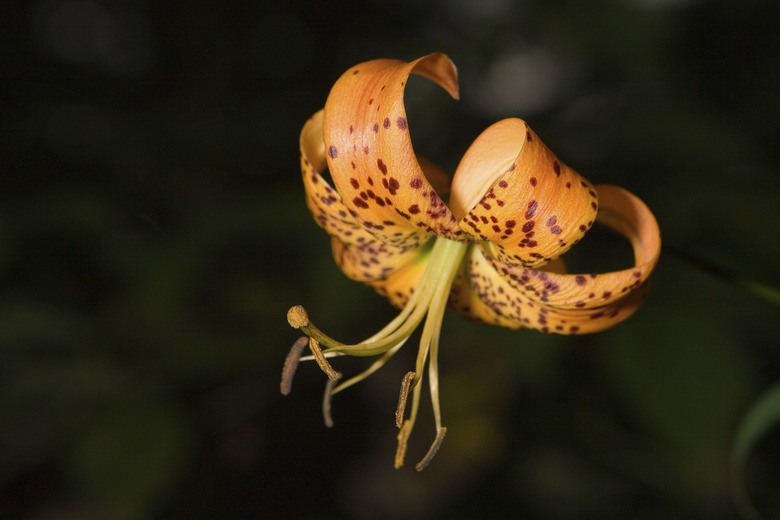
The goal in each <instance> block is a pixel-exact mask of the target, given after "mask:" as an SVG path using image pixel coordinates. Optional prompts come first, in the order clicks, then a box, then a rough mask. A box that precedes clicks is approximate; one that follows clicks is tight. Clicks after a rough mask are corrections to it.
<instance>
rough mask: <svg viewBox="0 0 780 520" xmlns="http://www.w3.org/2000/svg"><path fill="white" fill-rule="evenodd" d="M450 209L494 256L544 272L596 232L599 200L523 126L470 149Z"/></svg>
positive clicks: (499, 128)
mask: <svg viewBox="0 0 780 520" xmlns="http://www.w3.org/2000/svg"><path fill="white" fill-rule="evenodd" d="M450 207H451V208H452V211H453V213H454V215H455V217H456V218H457V219H458V220H459V225H460V227H461V229H463V230H464V231H466V232H467V233H468V234H469V235H470V236H471V237H473V238H475V239H477V240H482V241H485V242H489V244H483V247H485V248H486V249H487V250H488V252H489V253H490V255H491V256H493V257H494V258H497V259H499V260H500V261H502V262H504V263H506V264H509V265H516V266H522V267H528V268H533V267H540V266H543V265H545V264H547V263H549V262H550V261H551V260H553V259H555V258H557V257H558V256H560V255H562V254H563V253H564V252H566V251H567V250H568V249H569V248H570V247H571V246H572V245H574V244H575V243H577V242H578V241H579V240H580V239H581V238H582V236H583V235H584V234H585V232H586V231H587V230H588V229H589V228H590V227H591V226H592V225H593V221H594V220H595V218H596V211H597V209H598V195H597V194H596V191H595V190H594V189H593V186H592V185H591V184H590V183H589V182H588V181H587V180H585V179H584V178H583V177H582V176H580V175H579V174H578V173H577V172H575V171H574V170H572V169H571V168H569V167H568V166H566V165H565V164H564V163H563V162H561V161H560V160H559V159H558V158H557V157H556V156H555V154H553V153H552V152H551V151H550V150H549V149H548V148H547V147H546V146H545V145H544V143H542V141H541V139H539V137H538V136H537V135H536V134H535V133H534V132H533V131H532V130H531V129H530V128H529V127H528V125H527V124H526V123H525V122H524V121H523V120H521V119H505V120H503V121H499V122H498V123H496V124H494V125H492V126H490V127H489V128H488V129H487V130H485V131H484V132H483V133H482V134H481V135H480V136H479V137H478V138H477V139H476V140H475V141H474V143H473V144H472V145H471V147H469V149H468V150H467V151H466V154H465V155H464V157H463V159H462V160H461V163H460V165H459V166H458V169H457V171H456V172H455V176H454V178H453V181H452V193H451V195H450Z"/></svg>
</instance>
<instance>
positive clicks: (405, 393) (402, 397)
mask: <svg viewBox="0 0 780 520" xmlns="http://www.w3.org/2000/svg"><path fill="white" fill-rule="evenodd" d="M414 377H415V373H414V372H411V371H410V372H407V373H406V375H405V376H404V378H403V380H402V381H401V393H400V394H399V396H398V407H397V408H396V410H395V425H396V427H397V428H400V427H402V426H403V425H404V412H406V401H407V399H408V398H409V391H410V390H411V389H412V382H413V381H414Z"/></svg>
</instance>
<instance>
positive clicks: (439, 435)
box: [414, 426, 447, 471]
mask: <svg viewBox="0 0 780 520" xmlns="http://www.w3.org/2000/svg"><path fill="white" fill-rule="evenodd" d="M445 435H447V428H446V427H445V426H442V427H441V428H439V429H438V430H437V431H436V439H435V440H434V441H433V444H431V447H430V449H429V450H428V453H426V454H425V457H424V458H423V460H421V461H420V462H418V463H417V465H416V466H415V467H414V469H416V470H417V471H422V470H424V469H425V468H426V467H428V464H430V463H431V461H432V460H433V457H435V456H436V453H437V452H438V451H439V448H441V443H442V442H444V436H445Z"/></svg>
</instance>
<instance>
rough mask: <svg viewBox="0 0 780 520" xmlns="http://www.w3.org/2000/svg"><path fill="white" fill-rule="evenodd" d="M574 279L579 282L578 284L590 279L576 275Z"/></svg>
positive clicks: (583, 283)
mask: <svg viewBox="0 0 780 520" xmlns="http://www.w3.org/2000/svg"><path fill="white" fill-rule="evenodd" d="M574 281H575V282H577V285H585V284H586V283H587V282H588V279H587V278H585V277H584V276H575V277H574Z"/></svg>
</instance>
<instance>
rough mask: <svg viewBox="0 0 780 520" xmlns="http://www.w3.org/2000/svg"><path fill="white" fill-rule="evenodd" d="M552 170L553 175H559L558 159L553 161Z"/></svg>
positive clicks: (559, 165)
mask: <svg viewBox="0 0 780 520" xmlns="http://www.w3.org/2000/svg"><path fill="white" fill-rule="evenodd" d="M553 170H555V175H560V174H561V163H559V162H558V161H555V162H554V163H553Z"/></svg>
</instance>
